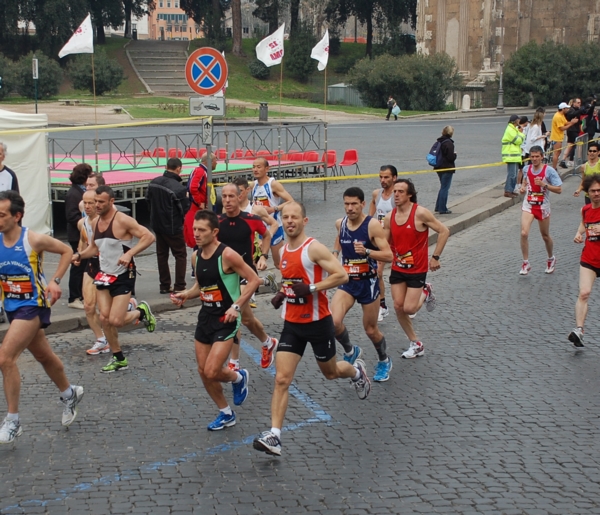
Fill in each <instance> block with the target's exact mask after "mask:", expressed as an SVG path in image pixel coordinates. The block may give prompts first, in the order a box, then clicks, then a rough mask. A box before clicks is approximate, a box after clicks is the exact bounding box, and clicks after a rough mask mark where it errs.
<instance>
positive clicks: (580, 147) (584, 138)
mask: <svg viewBox="0 0 600 515" xmlns="http://www.w3.org/2000/svg"><path fill="white" fill-rule="evenodd" d="M588 139H589V136H588V135H587V134H582V135H581V136H578V137H577V139H576V140H575V155H574V156H573V170H572V171H571V173H570V174H569V175H580V174H581V170H580V168H581V166H583V165H584V164H585V163H586V162H587V148H588Z"/></svg>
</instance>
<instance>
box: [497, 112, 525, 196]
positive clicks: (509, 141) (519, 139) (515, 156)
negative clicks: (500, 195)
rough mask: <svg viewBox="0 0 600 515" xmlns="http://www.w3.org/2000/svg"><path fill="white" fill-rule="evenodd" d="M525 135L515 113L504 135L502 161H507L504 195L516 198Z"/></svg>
mask: <svg viewBox="0 0 600 515" xmlns="http://www.w3.org/2000/svg"><path fill="white" fill-rule="evenodd" d="M524 139H525V137H524V136H523V132H522V129H521V127H520V126H519V116H518V115H516V114H513V115H511V116H510V118H509V120H508V125H507V126H506V130H505V131H504V135H503V136H502V162H504V163H506V183H505V184H504V196H505V197H509V198H515V197H517V196H518V194H517V193H515V187H516V185H517V170H518V168H519V163H520V162H521V144H522V143H523V140H524Z"/></svg>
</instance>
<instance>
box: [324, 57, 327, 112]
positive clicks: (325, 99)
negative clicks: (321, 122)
mask: <svg viewBox="0 0 600 515" xmlns="http://www.w3.org/2000/svg"><path fill="white" fill-rule="evenodd" d="M323 100H324V101H325V123H327V66H325V87H324V96H323Z"/></svg>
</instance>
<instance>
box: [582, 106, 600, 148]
mask: <svg viewBox="0 0 600 515" xmlns="http://www.w3.org/2000/svg"><path fill="white" fill-rule="evenodd" d="M584 109H586V113H585V115H584V116H583V120H584V125H585V128H584V129H583V131H584V132H585V133H586V134H587V135H588V141H592V140H593V139H594V136H595V135H596V132H598V119H597V118H596V114H597V113H596V98H595V97H589V98H586V99H585V102H584Z"/></svg>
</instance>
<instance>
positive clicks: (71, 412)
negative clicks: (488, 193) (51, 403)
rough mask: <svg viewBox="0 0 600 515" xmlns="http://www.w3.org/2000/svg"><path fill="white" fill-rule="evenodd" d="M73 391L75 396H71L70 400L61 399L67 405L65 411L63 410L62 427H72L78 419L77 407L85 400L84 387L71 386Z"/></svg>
mask: <svg viewBox="0 0 600 515" xmlns="http://www.w3.org/2000/svg"><path fill="white" fill-rule="evenodd" d="M71 388H72V390H73V395H71V398H70V399H62V398H61V399H60V400H61V401H62V402H63V404H64V405H65V409H64V410H63V416H62V425H63V426H66V427H68V426H70V425H71V424H72V423H73V422H74V421H75V418H76V417H77V405H78V404H79V403H80V402H81V399H83V387H82V386H75V385H72V386H71Z"/></svg>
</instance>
